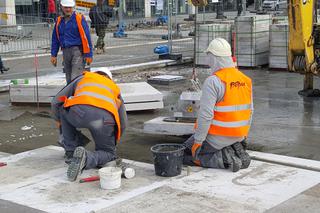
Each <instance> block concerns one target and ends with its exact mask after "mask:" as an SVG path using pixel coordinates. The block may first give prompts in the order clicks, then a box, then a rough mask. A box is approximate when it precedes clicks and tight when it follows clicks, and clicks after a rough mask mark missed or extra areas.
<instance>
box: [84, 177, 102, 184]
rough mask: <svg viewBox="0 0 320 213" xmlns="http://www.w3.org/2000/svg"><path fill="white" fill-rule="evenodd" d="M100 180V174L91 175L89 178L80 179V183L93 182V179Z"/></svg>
mask: <svg viewBox="0 0 320 213" xmlns="http://www.w3.org/2000/svg"><path fill="white" fill-rule="evenodd" d="M97 180H100V177H99V176H91V177H87V178H82V179H80V180H79V183H87V182H93V181H97Z"/></svg>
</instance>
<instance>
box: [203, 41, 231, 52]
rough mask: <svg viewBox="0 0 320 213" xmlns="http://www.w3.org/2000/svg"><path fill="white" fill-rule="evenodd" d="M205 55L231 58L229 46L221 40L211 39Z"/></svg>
mask: <svg viewBox="0 0 320 213" xmlns="http://www.w3.org/2000/svg"><path fill="white" fill-rule="evenodd" d="M206 53H212V54H213V55H215V56H231V55H232V54H231V47H230V44H229V43H228V42H227V41H226V40H225V39H223V38H215V39H213V40H212V41H211V42H210V44H209V46H208V48H207V50H206Z"/></svg>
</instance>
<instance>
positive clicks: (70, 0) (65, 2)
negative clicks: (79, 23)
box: [60, 0, 75, 7]
mask: <svg viewBox="0 0 320 213" xmlns="http://www.w3.org/2000/svg"><path fill="white" fill-rule="evenodd" d="M60 4H61V5H62V6H64V7H74V6H75V3H74V0H61V2H60Z"/></svg>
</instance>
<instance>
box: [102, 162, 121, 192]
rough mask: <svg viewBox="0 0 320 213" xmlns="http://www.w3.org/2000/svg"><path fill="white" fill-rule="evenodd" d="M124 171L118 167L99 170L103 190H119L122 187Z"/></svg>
mask: <svg viewBox="0 0 320 213" xmlns="http://www.w3.org/2000/svg"><path fill="white" fill-rule="evenodd" d="M121 174H122V170H121V168H118V167H104V168H101V169H99V176H100V186H101V188H102V189H118V188H120V186H121Z"/></svg>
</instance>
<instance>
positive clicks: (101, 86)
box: [76, 83, 113, 93]
mask: <svg viewBox="0 0 320 213" xmlns="http://www.w3.org/2000/svg"><path fill="white" fill-rule="evenodd" d="M83 87H100V88H101V89H105V90H108V91H109V92H111V93H113V91H112V89H110V88H109V87H106V86H104V85H101V84H97V83H86V84H82V85H80V86H78V87H77V88H76V91H77V90H81V89H82V88H83Z"/></svg>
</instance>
